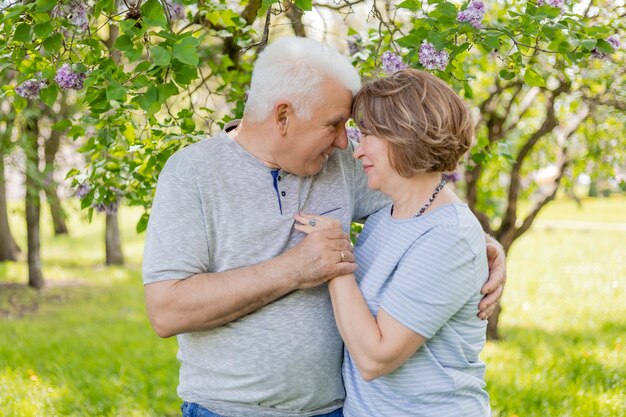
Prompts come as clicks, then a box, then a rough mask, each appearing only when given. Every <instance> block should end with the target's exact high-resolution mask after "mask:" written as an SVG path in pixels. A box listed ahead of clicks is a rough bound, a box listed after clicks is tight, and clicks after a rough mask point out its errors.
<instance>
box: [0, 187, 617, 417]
mask: <svg viewBox="0 0 626 417" xmlns="http://www.w3.org/2000/svg"><path fill="white" fill-rule="evenodd" d="M71 214H72V222H71V224H70V228H71V236H70V237H60V238H55V237H53V236H52V233H51V231H50V230H49V229H48V228H47V227H44V229H43V231H42V234H43V243H42V255H43V265H44V274H45V276H46V279H47V282H48V284H49V285H48V286H47V287H46V288H45V289H44V290H43V291H41V292H40V293H38V292H35V291H31V290H28V289H27V288H25V287H24V286H22V285H17V283H24V282H26V280H27V270H26V267H25V265H24V262H23V261H22V262H18V263H4V264H0V281H1V282H4V283H11V284H10V285H7V284H5V285H2V286H0V415H2V416H7V417H13V416H19V417H31V416H37V417H39V416H54V415H56V416H124V417H125V416H174V415H179V411H178V407H179V400H178V398H177V397H176V385H177V379H178V375H177V371H178V362H177V361H176V357H175V355H176V341H175V340H174V339H167V340H163V339H159V338H158V337H157V336H155V335H154V333H153V332H152V330H151V328H150V326H149V323H148V321H147V318H146V314H145V309H144V301H143V293H142V285H141V276H140V261H141V252H142V243H143V235H139V236H137V235H136V234H135V233H134V224H135V222H136V220H137V219H138V216H139V214H140V213H139V212H137V211H136V210H129V209H125V210H123V212H122V213H121V217H120V219H121V221H122V229H123V232H124V233H123V238H124V250H125V255H126V257H127V266H126V267H104V266H103V265H102V264H103V262H104V247H103V246H104V245H103V243H104V232H103V219H102V218H101V217H100V216H96V218H95V219H94V222H93V223H92V224H90V225H89V224H87V223H86V222H85V221H84V215H82V214H80V213H78V212H77V211H76V210H73V211H72V213H71ZM21 216H22V213H20V211H19V210H18V209H14V210H13V212H12V218H11V226H12V228H13V231H14V233H15V234H16V235H18V236H17V238H18V240H19V242H20V244H21V245H22V247H25V243H24V224H23V220H21ZM540 217H541V220H542V221H551V220H576V221H585V222H587V221H590V222H608V223H621V224H626V200H624V199H623V198H611V199H600V200H587V201H585V202H584V205H583V208H582V209H578V208H577V207H576V205H575V204H574V203H573V202H570V201H566V200H560V201H557V202H555V203H554V204H552V205H551V206H549V207H548V208H547V209H546V211H545V212H544V213H542V215H541V216H540ZM43 224H44V226H47V224H48V220H47V218H45V219H44V221H43ZM625 238H626V232H620V231H601V230H591V231H583V230H567V229H559V228H551V229H543V228H537V229H536V230H531V231H530V232H528V233H527V234H526V235H524V236H523V237H522V238H520V239H519V240H518V241H517V242H516V243H515V245H514V247H513V248H512V250H511V253H510V256H509V280H508V283H507V291H506V293H505V296H504V298H503V300H502V304H503V308H504V310H503V313H502V315H501V319H500V332H501V334H502V336H503V340H501V341H498V342H489V343H488V345H487V347H486V349H485V351H484V353H483V358H484V359H485V361H486V362H487V388H488V390H489V392H490V394H491V398H492V408H493V410H494V416H498V417H513V416H519V417H534V416H536V417H539V416H541V417H558V416H563V417H565V416H571V417H579V416H602V417H618V416H626V401H625V392H626V369H625V367H624V357H626V355H625V350H624V344H625V343H626V340H625V338H626V302H625V300H626V252H625V251H624V250H623V242H624V240H625Z"/></svg>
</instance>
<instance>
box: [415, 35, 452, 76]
mask: <svg viewBox="0 0 626 417" xmlns="http://www.w3.org/2000/svg"><path fill="white" fill-rule="evenodd" d="M419 58H420V63H421V64H422V65H423V66H424V68H426V69H429V70H434V69H438V70H440V71H443V70H445V69H446V67H447V66H448V62H449V61H450V56H449V55H448V52H446V51H437V50H436V49H435V46H434V45H433V44H432V43H430V42H427V41H424V42H423V43H422V45H421V46H420V52H419Z"/></svg>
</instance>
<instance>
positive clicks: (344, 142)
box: [333, 126, 348, 149]
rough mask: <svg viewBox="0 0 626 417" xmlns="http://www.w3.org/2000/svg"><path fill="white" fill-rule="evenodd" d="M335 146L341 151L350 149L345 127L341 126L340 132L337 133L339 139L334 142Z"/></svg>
mask: <svg viewBox="0 0 626 417" xmlns="http://www.w3.org/2000/svg"><path fill="white" fill-rule="evenodd" d="M333 146H335V147H337V148H339V149H346V148H347V147H348V133H347V132H346V127H345V126H341V127H340V128H339V132H337V137H336V138H335V141H334V142H333Z"/></svg>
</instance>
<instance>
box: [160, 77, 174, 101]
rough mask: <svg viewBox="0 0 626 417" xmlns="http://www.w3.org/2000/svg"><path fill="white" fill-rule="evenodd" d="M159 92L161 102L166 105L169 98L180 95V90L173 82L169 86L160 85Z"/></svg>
mask: <svg viewBox="0 0 626 417" xmlns="http://www.w3.org/2000/svg"><path fill="white" fill-rule="evenodd" d="M157 92H158V93H159V102H160V103H165V101H166V100H167V99H168V98H170V97H172V96H175V95H177V94H178V88H177V87H176V86H175V85H174V83H171V82H170V83H167V84H159V86H158V87H157Z"/></svg>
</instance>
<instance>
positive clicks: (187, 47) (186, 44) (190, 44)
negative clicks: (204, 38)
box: [172, 37, 200, 66]
mask: <svg viewBox="0 0 626 417" xmlns="http://www.w3.org/2000/svg"><path fill="white" fill-rule="evenodd" d="M197 44H198V40H197V39H196V38H192V37H188V38H184V39H181V40H180V41H178V42H176V43H175V44H174V48H173V50H172V57H173V58H176V59H177V60H179V61H180V62H182V63H183V64H187V65H192V66H196V65H198V63H199V62H200V58H199V57H198V51H196V45H197Z"/></svg>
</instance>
